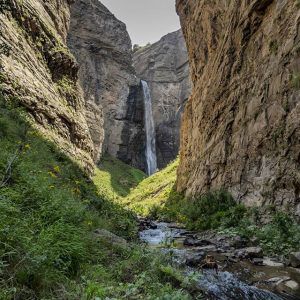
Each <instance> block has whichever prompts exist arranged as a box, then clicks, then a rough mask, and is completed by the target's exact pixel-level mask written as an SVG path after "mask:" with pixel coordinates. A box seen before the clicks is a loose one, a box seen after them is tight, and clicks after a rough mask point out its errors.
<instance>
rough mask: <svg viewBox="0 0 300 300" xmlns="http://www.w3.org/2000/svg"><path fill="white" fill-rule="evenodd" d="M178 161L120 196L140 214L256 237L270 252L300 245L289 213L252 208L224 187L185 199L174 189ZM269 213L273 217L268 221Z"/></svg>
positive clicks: (298, 231)
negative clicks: (223, 188)
mask: <svg viewBox="0 0 300 300" xmlns="http://www.w3.org/2000/svg"><path fill="white" fill-rule="evenodd" d="M177 166H178V160H176V161H175V162H173V163H171V164H170V165H169V166H167V167H166V168H165V169H164V170H162V171H160V172H158V173H156V174H154V175H152V176H151V177H148V178H146V179H144V180H143V181H142V182H141V183H140V184H139V185H138V186H137V187H136V188H135V189H133V190H132V191H131V193H130V194H129V195H128V196H127V197H125V198H123V199H121V201H122V203H123V204H125V205H127V206H128V207H129V208H130V209H132V210H134V211H135V212H137V213H138V214H140V215H143V216H149V217H151V218H154V219H160V220H166V221H177V222H180V223H183V224H185V225H186V226H187V228H189V229H192V230H199V231H202V230H212V229H213V230H216V231H220V232H224V233H227V234H230V235H240V236H243V237H244V238H246V239H249V240H250V239H253V238H256V239H257V240H258V242H259V244H260V245H261V246H262V247H263V249H264V250H265V253H269V254H277V255H279V254H283V255H286V254H288V253H289V252H291V251H293V250H298V249H299V247H300V226H299V225H298V224H297V223H296V222H295V221H294V220H293V219H292V218H291V217H290V216H289V215H288V214H286V213H283V212H279V211H276V210H275V209H274V208H270V209H269V210H268V211H263V210H258V209H257V208H253V209H249V208H246V207H245V206H243V205H241V204H237V203H236V202H235V201H234V199H233V197H232V196H231V195H230V193H228V192H227V191H225V190H220V191H210V192H208V193H206V194H204V195H202V196H200V197H198V198H195V199H186V198H185V197H184V196H183V195H181V194H179V193H177V192H176V191H175V190H174V184H175V182H176V169H177ZM266 216H268V218H269V219H270V220H271V221H270V222H269V223H268V224H265V223H266V220H265V218H266Z"/></svg>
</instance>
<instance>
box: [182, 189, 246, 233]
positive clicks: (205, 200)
mask: <svg viewBox="0 0 300 300" xmlns="http://www.w3.org/2000/svg"><path fill="white" fill-rule="evenodd" d="M184 206H185V209H184V210H183V214H184V215H185V217H186V219H187V223H188V226H189V227H190V228H191V229H197V230H207V229H216V228H219V227H220V226H221V225H223V226H229V227H230V226H233V225H236V224H234V222H236V221H237V220H238V218H239V217H240V215H242V214H243V213H244V210H243V208H242V206H237V204H236V202H235V201H234V199H233V197H232V196H231V195H230V194H229V193H228V192H226V191H224V190H220V191H215V192H208V193H207V194H205V195H203V196H201V197H200V198H199V199H194V200H190V201H189V200H186V203H185V205H184ZM236 212H238V215H237V216H235V213H236Z"/></svg>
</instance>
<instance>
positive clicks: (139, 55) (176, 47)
mask: <svg viewBox="0 0 300 300" xmlns="http://www.w3.org/2000/svg"><path fill="white" fill-rule="evenodd" d="M133 64H134V67H135V70H136V73H137V76H138V77H139V78H141V79H143V80H146V81H147V82H148V84H149V87H150V91H151V96H152V103H153V105H152V106H153V117H154V123H155V129H156V150H157V151H156V152H157V162H158V167H159V168H163V167H165V166H166V165H167V164H168V163H169V162H170V161H172V160H173V159H175V158H176V156H177V155H178V150H179V144H180V142H179V132H180V119H181V113H182V111H183V107H184V103H185V101H186V100H187V99H188V97H189V94H190V90H191V84H190V80H189V65H188V56H187V50H186V45H185V40H184V37H183V34H182V31H181V30H178V31H176V32H173V33H169V34H167V35H166V36H164V37H162V38H161V39H160V41H158V42H157V43H154V44H152V45H148V46H145V47H142V48H140V49H138V50H137V51H135V52H134V55H133Z"/></svg>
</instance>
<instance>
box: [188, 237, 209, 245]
mask: <svg viewBox="0 0 300 300" xmlns="http://www.w3.org/2000/svg"><path fill="white" fill-rule="evenodd" d="M212 244H213V243H212V242H211V241H209V240H198V239H196V238H193V237H187V238H186V239H185V240H184V241H183V245H184V246H190V247H198V246H208V245H212Z"/></svg>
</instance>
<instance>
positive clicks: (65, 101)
mask: <svg viewBox="0 0 300 300" xmlns="http://www.w3.org/2000/svg"><path fill="white" fill-rule="evenodd" d="M6 2H7V4H6V7H5V9H4V10H3V11H1V12H0V28H1V34H0V44H1V45H2V44H6V45H7V46H8V47H9V48H10V49H11V50H10V51H9V52H10V53H9V55H0V66H1V89H2V91H3V93H4V94H5V95H7V96H13V97H16V98H17V99H18V100H19V102H20V104H21V105H22V106H24V107H25V108H26V109H27V111H28V113H29V115H30V116H31V118H32V120H33V121H34V122H33V123H34V125H35V126H36V127H37V128H38V129H39V130H40V132H42V133H43V134H44V136H45V137H46V138H47V139H50V140H51V141H53V142H54V143H55V144H57V145H58V146H59V148H60V149H61V150H63V151H64V152H65V153H66V154H68V155H69V156H70V157H71V158H72V159H75V160H77V162H79V163H80V164H81V165H82V166H83V167H84V168H85V169H86V170H87V171H89V172H91V171H92V169H93V161H92V156H93V145H92V141H91V138H90V135H89V130H88V126H87V122H86V120H85V108H84V100H83V97H82V92H81V89H80V87H79V85H78V84H77V71H78V66H77V63H76V61H75V59H74V57H73V56H72V54H71V53H70V51H69V50H68V48H67V46H66V35H67V31H68V27H69V20H70V11H69V1H67V0H61V1H54V0H49V1H41V0H24V1H16V0H12V1H6Z"/></svg>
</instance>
